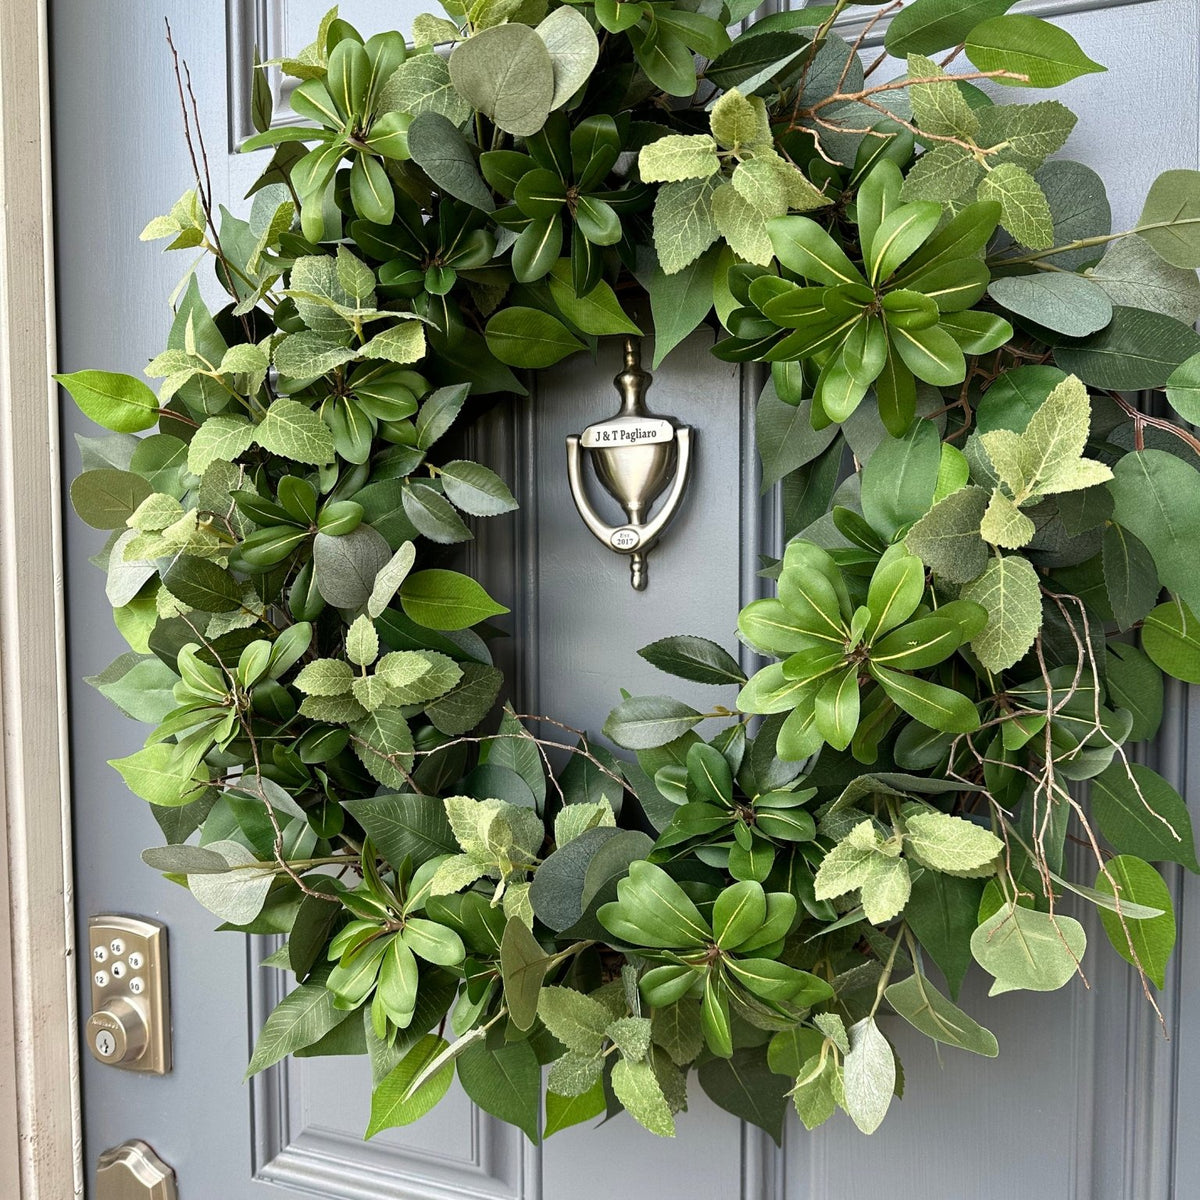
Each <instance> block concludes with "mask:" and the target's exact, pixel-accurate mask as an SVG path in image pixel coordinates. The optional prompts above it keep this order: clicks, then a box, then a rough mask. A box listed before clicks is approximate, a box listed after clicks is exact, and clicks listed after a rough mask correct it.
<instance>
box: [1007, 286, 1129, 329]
mask: <svg viewBox="0 0 1200 1200" xmlns="http://www.w3.org/2000/svg"><path fill="white" fill-rule="evenodd" d="M988 295H989V296H991V298H992V299H993V300H995V301H996V303H997V304H1000V305H1003V307H1005V308H1007V309H1008V310H1009V312H1014V313H1016V314H1017V315H1018V316H1021V317H1028V318H1029V320H1031V321H1036V322H1037V323H1038V324H1039V325H1044V326H1045V327H1046V328H1047V329H1053V330H1054V331H1055V332H1056V333H1065V334H1066V335H1067V336H1068V337H1086V336H1087V335H1088V334H1089V333H1095V332H1096V330H1098V329H1103V328H1104V326H1105V325H1107V324H1108V323H1109V321H1110V320H1112V312H1113V306H1112V301H1110V300H1109V298H1108V296H1107V295H1105V293H1104V289H1103V288H1102V287H1100V285H1099V284H1096V283H1093V282H1092V281H1091V280H1089V279H1085V278H1084V277H1083V276H1082V275H1071V274H1069V273H1066V272H1062V271H1055V272H1052V273H1050V274H1046V275H1041V274H1039V275H1009V276H1007V277H1005V278H1003V279H993V280H992V282H991V283H990V284H989V285H988Z"/></svg>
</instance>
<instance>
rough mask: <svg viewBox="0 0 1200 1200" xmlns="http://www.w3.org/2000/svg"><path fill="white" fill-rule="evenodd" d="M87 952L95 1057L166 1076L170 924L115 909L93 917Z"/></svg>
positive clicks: (88, 1032)
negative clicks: (128, 914) (115, 912)
mask: <svg viewBox="0 0 1200 1200" xmlns="http://www.w3.org/2000/svg"><path fill="white" fill-rule="evenodd" d="M88 951H89V964H90V967H91V974H92V1015H91V1016H90V1017H88V1019H87V1023H86V1025H85V1026H84V1034H85V1037H86V1039H87V1045H88V1049H89V1050H90V1051H91V1052H92V1057H93V1058H95V1059H96V1061H97V1062H102V1063H107V1064H108V1065H109V1066H110V1067H121V1068H123V1069H124V1070H126V1071H147V1072H149V1073H151V1074H154V1075H165V1074H166V1073H167V1072H168V1071H169V1070H170V1069H171V1013H170V1002H169V995H168V991H167V930H166V927H165V926H163V925H161V924H159V923H158V922H157V921H147V920H144V919H142V918H140V917H122V916H116V915H114V914H111V913H105V914H103V915H100V916H95V917H91V918H89V920H88ZM118 1194H120V1195H124V1194H125V1193H118ZM136 1194H137V1195H142V1194H145V1195H155V1196H157V1195H158V1194H159V1193H157V1192H147V1193H140V1192H139V1193H136ZM163 1194H164V1195H165V1194H166V1193H163ZM174 1194H175V1193H174V1191H172V1192H171V1193H170V1195H172V1196H173V1195H174Z"/></svg>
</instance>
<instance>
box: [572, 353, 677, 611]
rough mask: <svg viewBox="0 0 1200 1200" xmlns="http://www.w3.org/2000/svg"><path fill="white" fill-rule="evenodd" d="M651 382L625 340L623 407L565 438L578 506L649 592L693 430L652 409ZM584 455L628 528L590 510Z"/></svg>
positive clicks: (620, 382) (620, 385) (636, 583)
mask: <svg viewBox="0 0 1200 1200" xmlns="http://www.w3.org/2000/svg"><path fill="white" fill-rule="evenodd" d="M650 381H651V376H650V373H649V372H648V371H643V370H642V366H641V352H640V349H639V344H638V342H637V341H636V340H635V339H634V338H626V339H625V369H624V370H623V371H622V372H621V373H620V374H619V375H618V376H617V377H616V378H615V379H614V380H613V383H614V384H615V385H616V389H617V391H618V393H619V394H620V396H621V407H620V408H619V409H618V410H617V412H616V413H615V414H614V415H613V416H611V417H609V419H608V420H607V421H600V422H598V423H596V424H595V425H589V426H588V427H587V428H586V429H585V430H584V431H583V433H582V434H577V433H573V434H571V435H570V436H569V437H568V438H567V480H568V482H569V483H570V485H571V497H572V498H573V499H574V501H575V507H576V508H577V509H578V510H579V515H580V516H581V517H582V518H583V523H584V524H585V525H586V526H587V527H588V529H590V530H591V531H592V534H593V535H594V536H595V537H596V538H597V539H598V540H599V541H601V542H603V543H604V545H606V546H607V547H608V548H609V549H610V550H615V551H616V552H617V553H618V554H625V555H628V556H629V575H630V583H632V585H633V587H634V588H635V589H636V590H637V591H639V592H640V591H643V590H644V589H645V587H646V555H647V554H649V552H650V551H651V549H653V547H654V545H655V543H656V542H657V541H658V539H659V538H660V537H662V535H663V532H664V530H665V529H666V528H667V526H668V525H669V524H670V523H671V521H672V520H673V519H674V517H675V514H676V513H677V512H678V511H679V508H680V505H681V504H682V503H683V494H684V492H685V490H686V489H687V484H688V476H689V474H690V472H691V465H692V431H691V429H690V428H689V427H688V426H687V425H676V424H675V422H674V421H673V420H672V419H671V418H669V417H656V416H654V415H653V414H652V413H651V412H650V411H649V410H648V409H647V408H646V389H647V388H648V387H649V386H650ZM585 451H586V452H587V457H589V458H590V459H591V460H592V465H593V466H594V467H595V468H596V477H597V478H598V479H599V481H600V483H601V485H602V486H603V487H604V489H605V491H607V492H608V494H609V495H610V496H612V498H613V499H614V500H615V501H616V502H617V503H618V504H619V505H620V506H621V507H622V508H623V509H624V510H625V518H626V523H625V524H624V525H609V524H608V522H607V521H605V520H604V518H603V517H601V516H600V514H599V513H597V512H596V510H595V508H594V507H593V506H592V502H591V499H590V498H589V496H588V494H587V488H586V486H585V484H584V478H583V457H584V452H585ZM668 484H670V487H671V490H670V491H669V492H668V493H667V498H666V500H665V501H664V502H663V504H662V507H661V508H660V509H659V510H658V512H657V513H655V514H654V515H653V516H651V515H650V509H651V506H652V505H653V504H654V501H655V500H656V499H658V497H659V496H660V495H661V494H662V493H663V491H664V490H665V489H666V487H667V485H668Z"/></svg>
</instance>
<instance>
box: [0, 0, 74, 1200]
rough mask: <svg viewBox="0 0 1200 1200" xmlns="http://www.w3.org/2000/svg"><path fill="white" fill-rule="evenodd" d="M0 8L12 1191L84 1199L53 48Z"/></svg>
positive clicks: (5, 903) (19, 7)
mask: <svg viewBox="0 0 1200 1200" xmlns="http://www.w3.org/2000/svg"><path fill="white" fill-rule="evenodd" d="M46 19H47V13H46V4H45V2H44V0H6V2H5V3H4V4H0V715H2V717H3V730H4V733H3V741H2V743H0V1193H3V1194H4V1195H5V1196H12V1197H14V1198H17V1197H20V1198H22V1200H58V1198H60V1197H61V1198H63V1200H66V1198H67V1197H72V1196H80V1195H82V1189H83V1184H82V1170H81V1161H80V1113H79V1090H78V1071H79V1062H78V1049H77V1027H76V1015H75V983H74V959H73V957H72V955H73V952H74V933H73V925H74V915H73V906H72V895H71V835H70V817H69V814H70V801H69V796H68V788H67V780H68V764H67V751H66V744H67V743H66V682H65V664H64V645H65V640H64V632H63V631H64V613H63V562H62V546H61V531H62V522H61V513H60V478H59V470H58V463H59V436H58V390H57V388H56V387H55V385H54V384H53V382H52V381H51V379H50V372H51V371H52V370H53V369H54V362H55V357H56V351H55V339H56V325H55V308H54V276H53V270H54V253H53V215H52V214H53V210H52V207H51V165H50V111H49V61H48V60H49V40H48V33H47V24H46Z"/></svg>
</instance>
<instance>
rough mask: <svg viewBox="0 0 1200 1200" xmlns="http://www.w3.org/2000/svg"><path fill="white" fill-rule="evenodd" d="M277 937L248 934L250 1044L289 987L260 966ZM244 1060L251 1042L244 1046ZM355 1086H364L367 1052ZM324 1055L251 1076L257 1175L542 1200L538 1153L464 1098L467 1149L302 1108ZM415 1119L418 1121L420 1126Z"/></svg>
mask: <svg viewBox="0 0 1200 1200" xmlns="http://www.w3.org/2000/svg"><path fill="white" fill-rule="evenodd" d="M278 946H279V939H278V938H275V937H270V936H261V935H259V936H252V937H248V938H247V939H246V953H247V979H248V981H249V982H248V984H247V1010H248V1012H249V1014H250V1017H251V1029H250V1031H249V1040H250V1041H251V1042H253V1040H254V1038H255V1037H256V1036H257V1031H258V1030H259V1029H261V1027H262V1024H263V1022H264V1021H265V1020H266V1018H267V1015H268V1013H270V1012H271V1010H272V1009H273V1008H274V1007H275V1005H276V1004H278V1003H279V1001H280V1000H282V999H283V997H284V995H285V994H286V980H285V975H284V972H282V971H278V970H272V969H270V968H263V967H261V966H259V964H260V963H261V962H262V960H263V959H264V958H265V957H266V956H267V955H268V954H270V953H271V952H272V951H273V950H275V949H277V948H278ZM246 1056H247V1059H248V1058H249V1056H250V1047H249V1046H248V1047H247V1052H246ZM357 1063H358V1065H360V1066H361V1067H362V1069H363V1070H362V1074H363V1075H364V1076H365V1078H363V1079H362V1080H361V1089H360V1090H361V1091H362V1092H363V1093H364V1094H365V1093H366V1092H367V1091H368V1090H369V1086H370V1077H369V1068H368V1066H367V1059H366V1058H365V1057H361V1058H359V1059H358V1060H357ZM323 1064H324V1065H325V1066H326V1067H328V1066H329V1065H330V1063H329V1060H328V1059H323V1058H290V1057H289V1058H286V1059H284V1060H283V1062H281V1063H279V1064H278V1065H276V1066H274V1067H270V1068H268V1069H267V1070H266V1071H263V1072H262V1073H261V1074H259V1075H257V1076H255V1077H254V1079H253V1081H252V1082H251V1084H250V1087H251V1097H250V1121H251V1127H252V1131H253V1136H252V1143H251V1145H252V1155H253V1162H252V1171H253V1177H254V1179H255V1180H256V1181H260V1182H262V1183H270V1184H277V1185H281V1186H287V1187H291V1188H295V1189H297V1190H298V1191H304V1192H305V1193H307V1194H312V1195H316V1196H319V1197H322V1198H323V1200H456V1198H458V1197H467V1198H470V1200H540V1195H541V1192H540V1187H539V1185H538V1181H539V1179H540V1175H541V1163H540V1151H539V1149H538V1148H537V1147H535V1146H532V1145H530V1143H529V1142H528V1140H527V1139H526V1138H525V1136H524V1135H523V1134H522V1133H521V1132H520V1130H518V1129H515V1128H513V1127H512V1126H510V1125H505V1124H504V1123H503V1122H501V1121H497V1120H495V1119H493V1118H492V1117H489V1116H487V1115H486V1114H485V1113H483V1112H481V1111H480V1110H479V1109H478V1108H476V1107H475V1105H473V1104H471V1105H467V1104H463V1105H461V1108H462V1120H463V1121H465V1122H466V1128H465V1129H462V1130H460V1132H461V1134H462V1137H461V1142H462V1144H463V1145H465V1146H467V1147H468V1151H467V1153H466V1154H460V1153H457V1152H456V1151H454V1150H453V1149H451V1150H449V1151H439V1150H438V1149H436V1148H435V1147H434V1146H433V1145H430V1144H428V1143H426V1144H423V1145H421V1146H420V1147H419V1148H418V1147H416V1146H413V1145H403V1146H401V1145H397V1144H394V1143H389V1142H387V1141H386V1140H385V1138H381V1139H380V1140H378V1141H372V1142H364V1141H363V1138H362V1133H361V1130H359V1129H357V1128H340V1127H331V1126H329V1125H327V1124H323V1123H318V1122H316V1121H312V1122H310V1121H308V1120H307V1118H306V1116H305V1110H306V1105H305V1103H304V1099H305V1092H306V1089H308V1088H328V1087H329V1086H330V1085H329V1084H328V1082H327V1081H323V1080H322V1078H321V1077H322V1075H323V1073H324V1072H323V1070H322V1066H323ZM419 1128H420V1127H419V1126H418V1127H417V1129H418V1130H419Z"/></svg>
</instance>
